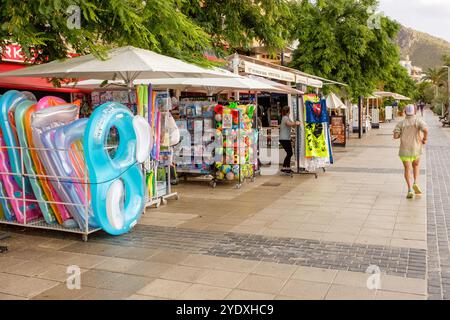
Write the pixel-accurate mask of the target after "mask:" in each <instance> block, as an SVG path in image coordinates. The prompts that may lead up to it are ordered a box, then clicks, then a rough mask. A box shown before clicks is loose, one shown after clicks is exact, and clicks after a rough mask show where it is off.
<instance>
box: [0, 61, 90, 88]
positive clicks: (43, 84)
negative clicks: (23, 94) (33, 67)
mask: <svg viewBox="0 0 450 320" xmlns="http://www.w3.org/2000/svg"><path fill="white" fill-rule="evenodd" d="M26 67H27V66H26V65H20V64H14V63H0V72H8V71H13V70H18V69H23V68H26ZM0 88H5V89H16V90H38V91H51V92H68V93H70V92H81V91H80V90H79V89H74V88H55V87H54V86H53V84H52V83H49V82H48V81H47V80H46V79H43V78H21V77H5V78H0Z"/></svg>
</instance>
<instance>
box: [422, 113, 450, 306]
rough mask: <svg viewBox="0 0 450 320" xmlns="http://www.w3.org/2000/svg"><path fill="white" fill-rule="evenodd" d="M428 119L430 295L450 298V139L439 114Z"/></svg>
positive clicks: (428, 259) (428, 262)
mask: <svg viewBox="0 0 450 320" xmlns="http://www.w3.org/2000/svg"><path fill="white" fill-rule="evenodd" d="M427 122H428V125H429V129H430V138H429V141H430V145H429V146H428V148H427V157H428V159H427V194H428V195H427V206H428V208H427V215H428V233H427V242H428V253H427V265H428V298H429V299H432V300H436V299H439V300H440V299H450V247H449V233H450V141H449V139H448V137H447V136H446V135H445V134H444V132H442V129H440V124H439V122H438V121H437V119H436V117H430V115H429V114H428V117H427Z"/></svg>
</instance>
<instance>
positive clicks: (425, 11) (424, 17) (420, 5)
mask: <svg viewBox="0 0 450 320" xmlns="http://www.w3.org/2000/svg"><path fill="white" fill-rule="evenodd" d="M379 2H380V11H383V12H384V14H385V15H387V16H389V17H391V18H393V19H395V20H397V21H398V22H400V23H402V24H403V25H405V26H407V27H410V28H413V29H416V30H418V31H422V32H426V33H429V34H431V35H434V36H438V37H441V38H444V39H445V40H447V41H449V42H450V0H379Z"/></svg>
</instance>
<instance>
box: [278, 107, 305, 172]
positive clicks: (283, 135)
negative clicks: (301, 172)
mask: <svg viewBox="0 0 450 320" xmlns="http://www.w3.org/2000/svg"><path fill="white" fill-rule="evenodd" d="M290 112H291V109H290V108H289V107H287V106H286V107H283V109H282V110H281V115H282V116H283V118H282V119H281V124H280V144H281V146H282V147H283V149H284V151H286V158H284V162H283V169H281V172H284V173H292V169H291V158H292V156H293V155H294V152H293V151H292V143H291V129H292V128H293V127H296V126H299V125H300V124H301V122H300V121H292V120H291V118H290V117H289V114H290Z"/></svg>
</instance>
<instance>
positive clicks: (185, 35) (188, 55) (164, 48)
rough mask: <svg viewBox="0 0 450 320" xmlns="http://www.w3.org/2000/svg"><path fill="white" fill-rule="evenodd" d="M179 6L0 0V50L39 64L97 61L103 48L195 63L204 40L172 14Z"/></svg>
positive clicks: (176, 2) (168, 0)
mask: <svg viewBox="0 0 450 320" xmlns="http://www.w3.org/2000/svg"><path fill="white" fill-rule="evenodd" d="M182 2H183V1H182V0H152V1H141V0H108V1H103V0H40V1H37V0H36V1H14V0H0V8H1V10H0V39H2V40H1V42H0V45H1V46H5V45H6V44H8V43H11V42H15V43H19V44H20V45H21V46H22V47H23V49H24V51H25V53H27V55H29V56H30V50H31V49H33V50H34V54H36V53H38V56H39V57H38V58H41V60H42V59H44V57H45V59H48V60H53V59H58V58H65V57H66V56H67V53H68V52H70V51H72V52H73V51H75V52H77V53H80V54H85V53H94V54H97V55H101V53H102V52H103V50H104V49H106V48H108V47H109V46H122V45H133V46H137V47H141V48H145V49H151V50H154V51H157V52H161V53H165V54H168V55H172V56H176V57H181V58H184V59H188V60H198V59H199V57H200V56H201V53H202V50H204V49H206V48H208V47H209V37H208V35H207V34H206V33H205V32H204V31H203V30H202V29H201V28H200V27H199V26H197V25H196V24H195V23H193V22H192V21H191V20H190V19H188V18H187V17H186V16H185V15H184V14H183V13H181V12H180V11H179V10H177V7H179V6H181V4H182ZM73 5H75V6H77V7H78V8H79V9H80V10H79V12H80V17H81V19H80V20H79V21H80V25H79V26H80V27H79V28H77V27H76V26H75V27H74V26H73V24H72V25H71V24H70V23H69V24H68V21H69V20H70V18H71V16H72V15H76V14H77V11H73V10H72V11H71V10H70V8H71V6H73ZM77 7H75V8H77ZM72 8H73V7H72ZM68 9H69V10H68ZM38 61H39V59H38Z"/></svg>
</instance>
